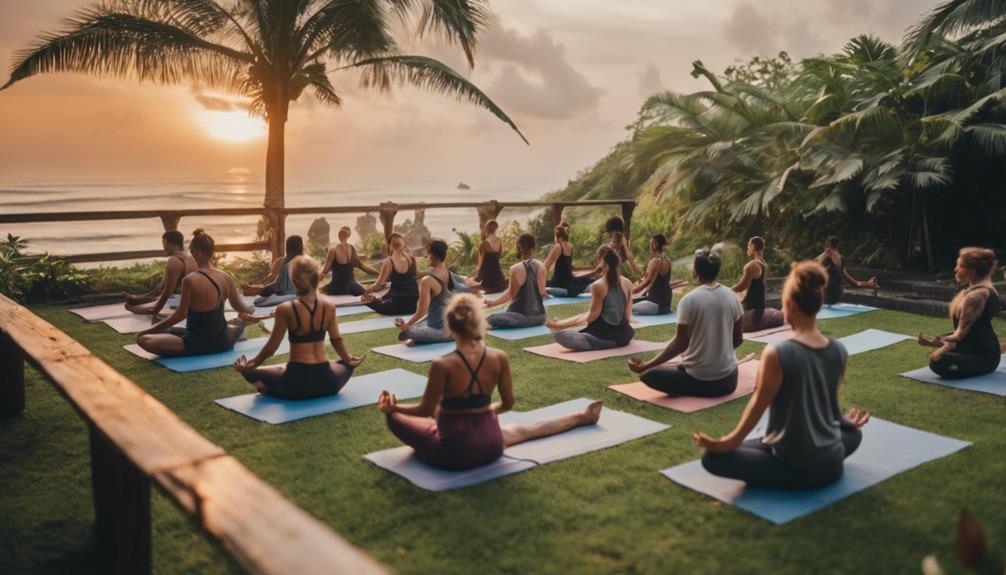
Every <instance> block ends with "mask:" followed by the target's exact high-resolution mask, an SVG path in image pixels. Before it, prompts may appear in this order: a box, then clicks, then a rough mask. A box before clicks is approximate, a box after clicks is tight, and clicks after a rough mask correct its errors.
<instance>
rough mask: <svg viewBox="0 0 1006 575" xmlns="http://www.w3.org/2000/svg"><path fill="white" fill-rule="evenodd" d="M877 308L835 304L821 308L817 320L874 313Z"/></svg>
mask: <svg viewBox="0 0 1006 575" xmlns="http://www.w3.org/2000/svg"><path fill="white" fill-rule="evenodd" d="M876 309H877V308H875V307H870V306H868V305H859V304H854V303H836V304H834V305H826V306H824V307H823V308H821V311H819V312H817V319H835V318H840V317H849V316H850V315H859V314H861V313H866V312H869V311H876Z"/></svg>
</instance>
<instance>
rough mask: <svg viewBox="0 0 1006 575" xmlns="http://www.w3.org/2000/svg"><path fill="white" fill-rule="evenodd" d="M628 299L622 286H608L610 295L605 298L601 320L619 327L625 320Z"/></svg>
mask: <svg viewBox="0 0 1006 575" xmlns="http://www.w3.org/2000/svg"><path fill="white" fill-rule="evenodd" d="M626 302H627V299H626V297H625V292H624V291H622V286H621V284H619V283H616V284H615V285H613V286H611V285H609V286H608V293H607V294H606V295H605V296H604V303H603V304H602V306H601V319H602V320H604V323H607V324H609V325H618V324H620V323H622V319H624V318H625V304H626Z"/></svg>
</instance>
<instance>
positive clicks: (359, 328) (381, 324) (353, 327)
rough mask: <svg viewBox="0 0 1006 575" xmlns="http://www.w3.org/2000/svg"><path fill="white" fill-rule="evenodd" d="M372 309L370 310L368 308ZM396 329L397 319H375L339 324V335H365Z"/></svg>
mask: <svg viewBox="0 0 1006 575" xmlns="http://www.w3.org/2000/svg"><path fill="white" fill-rule="evenodd" d="M367 309H370V308H367ZM392 327H395V318H393V317H389V316H381V317H374V318H370V319H358V320H355V321H347V322H346V323H340V324H339V333H341V334H343V335H346V334H350V333H364V332H368V331H377V330H380V329H388V328H392ZM395 329H398V328H395Z"/></svg>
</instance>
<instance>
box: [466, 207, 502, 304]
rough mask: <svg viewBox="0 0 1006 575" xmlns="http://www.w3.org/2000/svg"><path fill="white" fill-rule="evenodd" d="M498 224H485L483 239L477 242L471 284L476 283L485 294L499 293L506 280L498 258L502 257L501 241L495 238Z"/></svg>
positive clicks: (492, 222)
mask: <svg viewBox="0 0 1006 575" xmlns="http://www.w3.org/2000/svg"><path fill="white" fill-rule="evenodd" d="M498 229H499V224H498V223H496V220H489V221H488V222H486V225H485V228H484V232H485V237H483V238H482V241H481V242H479V257H478V263H477V264H476V266H475V267H476V270H477V271H476V273H475V278H474V280H473V283H477V284H478V285H479V286H480V287H481V288H482V291H484V292H485V293H499V292H501V291H503V290H505V289H506V286H507V279H506V278H505V277H503V267H502V265H501V264H500V258H501V257H502V256H503V240H501V239H499V238H498V237H497V236H496V230H498Z"/></svg>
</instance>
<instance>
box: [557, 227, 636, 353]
mask: <svg viewBox="0 0 1006 575" xmlns="http://www.w3.org/2000/svg"><path fill="white" fill-rule="evenodd" d="M597 259H598V262H599V263H600V267H601V270H602V271H603V272H604V276H603V277H602V278H601V279H599V280H597V281H596V282H594V283H593V284H591V285H590V295H591V300H590V309H589V310H587V311H585V312H583V313H580V314H577V315H575V316H573V317H571V318H569V319H565V320H561V321H560V320H559V319H558V318H554V319H551V320H549V321H547V322H545V325H547V326H548V327H549V328H551V329H553V330H560V331H555V332H554V333H553V334H552V335H553V336H554V337H555V341H556V342H557V343H558V344H559V345H561V346H563V347H565V348H567V349H571V350H574V351H589V350H594V349H609V348H612V347H622V346H626V345H629V342H631V341H632V338H633V337H634V336H635V335H636V331H635V330H634V329H632V326H631V325H630V322H631V321H632V298H631V297H630V295H631V294H632V282H631V281H629V280H628V279H627V278H625V277H624V276H622V275H621V274H619V273H618V265H619V257H618V254H617V253H615V250H614V249H613V248H612V247H611V246H608V245H604V246H601V247H600V249H598V251H597ZM584 323H586V324H587V327H585V328H583V329H580V330H578V329H576V328H575V327H574V326H578V325H581V324H584Z"/></svg>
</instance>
